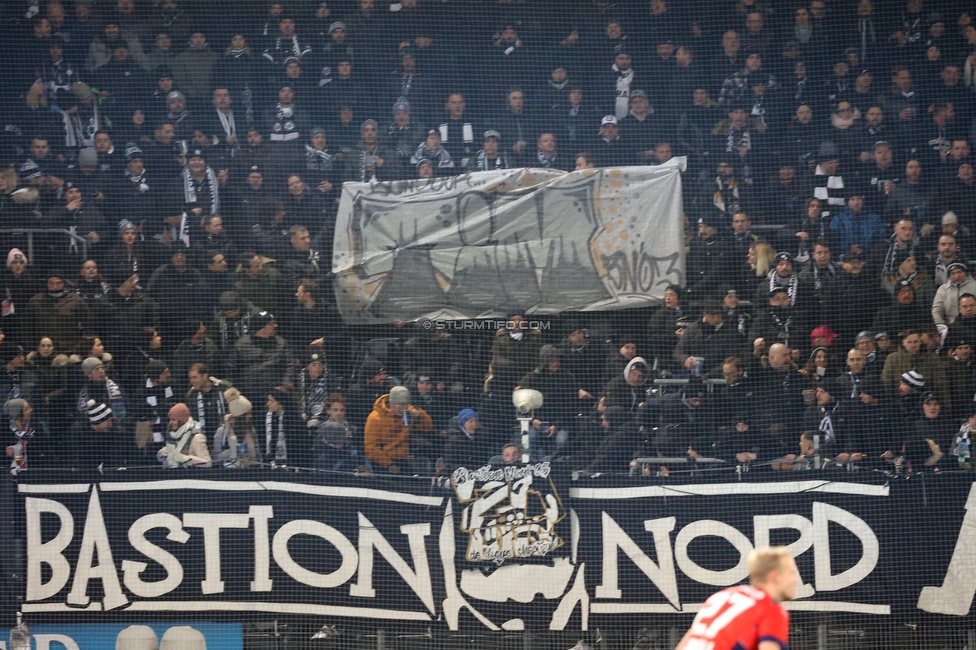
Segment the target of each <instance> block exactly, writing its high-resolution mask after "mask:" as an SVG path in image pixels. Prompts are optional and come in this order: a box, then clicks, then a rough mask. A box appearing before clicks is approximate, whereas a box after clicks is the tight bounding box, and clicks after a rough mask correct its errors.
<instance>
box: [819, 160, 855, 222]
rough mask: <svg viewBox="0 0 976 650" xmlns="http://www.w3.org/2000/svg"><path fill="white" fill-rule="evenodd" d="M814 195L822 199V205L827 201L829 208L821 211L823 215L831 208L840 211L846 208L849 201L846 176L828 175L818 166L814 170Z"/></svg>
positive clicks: (827, 213) (828, 212)
mask: <svg viewBox="0 0 976 650" xmlns="http://www.w3.org/2000/svg"><path fill="white" fill-rule="evenodd" d="M814 183H815V184H816V185H815V187H814V188H813V196H814V197H815V198H818V199H820V203H821V205H823V203H825V202H826V204H827V209H826V210H823V211H821V213H820V214H821V215H822V216H827V215H829V214H830V213H831V212H830V210H831V208H833V209H835V210H837V211H838V212H839V211H841V210H843V209H844V206H845V205H846V203H847V192H845V191H844V177H843V176H840V175H836V176H827V175H826V174H824V173H823V171H822V170H821V169H820V167H819V165H818V166H817V169H816V171H815V172H814Z"/></svg>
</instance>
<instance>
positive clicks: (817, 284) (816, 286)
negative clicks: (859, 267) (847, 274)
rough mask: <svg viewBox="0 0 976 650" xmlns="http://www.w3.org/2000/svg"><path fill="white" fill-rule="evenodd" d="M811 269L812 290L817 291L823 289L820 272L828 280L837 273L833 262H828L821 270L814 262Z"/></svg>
mask: <svg viewBox="0 0 976 650" xmlns="http://www.w3.org/2000/svg"><path fill="white" fill-rule="evenodd" d="M811 270H812V271H813V290H814V291H817V292H819V291H820V290H821V289H823V283H824V281H823V278H821V277H820V274H821V272H822V273H823V274H824V275H826V276H827V279H828V280H830V279H831V278H833V277H834V276H835V275H837V267H836V266H834V263H833V262H830V263H829V264H828V265H827V268H825V269H823V270H822V271H821V269H820V267H819V266H817V265H816V264H814V265H813V268H812V269H811Z"/></svg>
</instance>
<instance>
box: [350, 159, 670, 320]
mask: <svg viewBox="0 0 976 650" xmlns="http://www.w3.org/2000/svg"><path fill="white" fill-rule="evenodd" d="M684 168H685V159H684V158H675V159H673V160H671V161H670V162H669V163H668V164H665V165H660V166H657V167H624V168H619V169H618V168H613V169H588V170H583V171H578V172H571V173H566V172H560V171H551V170H546V169H513V170H503V171H493V172H477V173H473V174H465V175H462V176H456V177H451V178H438V179H429V180H409V181H395V182H384V183H346V184H345V185H343V188H342V200H341V202H340V204H339V213H338V217H337V223H336V236H335V246H334V250H333V256H332V271H333V273H335V274H336V298H337V301H338V305H339V309H340V311H341V312H342V316H343V318H344V319H345V321H346V322H348V323H369V322H373V323H381V322H393V321H396V320H405V321H407V320H424V319H430V320H436V319H445V320H457V319H467V318H488V317H495V316H500V315H504V314H505V313H506V312H508V313H513V312H515V311H517V312H520V313H523V314H526V315H535V314H554V313H559V312H563V311H594V310H609V309H624V308H630V307H643V306H646V305H650V304H654V303H655V302H657V301H659V300H660V299H661V298H663V296H664V289H665V287H667V286H668V285H669V284H672V283H678V284H681V283H682V282H683V280H684V270H685V260H684V223H683V220H684V217H683V210H682V202H681V171H683V170H684Z"/></svg>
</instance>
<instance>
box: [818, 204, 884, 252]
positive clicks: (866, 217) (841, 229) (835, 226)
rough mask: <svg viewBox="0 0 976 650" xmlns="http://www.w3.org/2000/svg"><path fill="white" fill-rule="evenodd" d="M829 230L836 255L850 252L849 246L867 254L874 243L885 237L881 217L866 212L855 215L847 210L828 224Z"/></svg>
mask: <svg viewBox="0 0 976 650" xmlns="http://www.w3.org/2000/svg"><path fill="white" fill-rule="evenodd" d="M830 230H831V232H832V233H833V236H834V240H835V242H836V244H835V246H836V248H837V253H838V254H843V253H845V252H847V251H849V250H851V246H854V245H855V244H857V245H858V246H860V247H861V249H862V250H863V251H864V252H867V251H869V250H871V247H872V246H873V245H874V244H875V243H876V242H879V241H881V240H882V239H884V237H885V227H884V224H883V223H881V217H879V216H878V215H876V214H875V213H873V212H868V211H866V210H863V211H861V212H860V213H858V214H857V215H855V214H854V212H853V211H852V210H851V209H850V208H847V209H846V210H844V211H843V212H841V213H840V214H839V215H837V216H836V217H834V218H833V220H832V221H831V222H830Z"/></svg>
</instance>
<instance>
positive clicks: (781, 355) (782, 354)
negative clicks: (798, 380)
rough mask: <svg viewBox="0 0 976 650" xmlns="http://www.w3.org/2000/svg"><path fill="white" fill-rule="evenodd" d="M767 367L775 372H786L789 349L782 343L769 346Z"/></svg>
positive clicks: (788, 365)
mask: <svg viewBox="0 0 976 650" xmlns="http://www.w3.org/2000/svg"><path fill="white" fill-rule="evenodd" d="M769 365H770V367H772V368H775V369H776V370H786V369H787V368H789V367H790V349H789V348H788V347H786V346H785V345H783V344H782V343H773V344H772V345H770V346H769Z"/></svg>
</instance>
